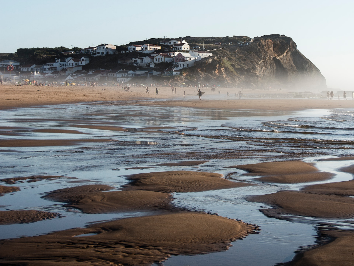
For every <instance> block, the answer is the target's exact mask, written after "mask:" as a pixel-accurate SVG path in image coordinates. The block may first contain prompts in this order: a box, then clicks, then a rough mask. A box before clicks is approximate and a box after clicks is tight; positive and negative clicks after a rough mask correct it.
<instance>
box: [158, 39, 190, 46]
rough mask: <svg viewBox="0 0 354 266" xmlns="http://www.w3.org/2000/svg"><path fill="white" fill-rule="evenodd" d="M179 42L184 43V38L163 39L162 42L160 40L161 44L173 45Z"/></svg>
mask: <svg viewBox="0 0 354 266" xmlns="http://www.w3.org/2000/svg"><path fill="white" fill-rule="evenodd" d="M180 43H186V41H185V40H183V41H179V40H165V41H163V42H161V44H165V45H175V44H180Z"/></svg>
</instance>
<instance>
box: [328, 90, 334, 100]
mask: <svg viewBox="0 0 354 266" xmlns="http://www.w3.org/2000/svg"><path fill="white" fill-rule="evenodd" d="M329 95H330V97H331V100H332V99H333V96H334V94H333V91H331V92H330V93H329Z"/></svg>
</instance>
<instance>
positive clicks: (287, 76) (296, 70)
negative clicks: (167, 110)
mask: <svg viewBox="0 0 354 266" xmlns="http://www.w3.org/2000/svg"><path fill="white" fill-rule="evenodd" d="M213 49H214V50H213V56H212V57H209V58H206V59H203V60H202V61H199V62H197V63H196V65H195V66H194V67H192V68H190V69H185V70H183V71H182V76H181V77H179V78H178V79H179V81H185V82H187V83H188V82H190V83H195V82H201V83H208V84H214V85H227V86H231V87H245V88H246V87H247V88H282V89H291V90H308V91H311V90H321V89H326V80H325V78H324V77H323V76H322V74H321V72H320V71H319V69H318V68H317V67H316V66H315V65H314V64H313V63H312V62H311V61H310V60H309V59H307V58H306V57H305V56H304V55H303V54H302V53H301V52H300V51H299V50H298V49H297V46H296V43H295V42H294V41H293V40H292V39H291V38H289V37H286V36H283V35H278V34H273V35H266V36H262V37H255V38H254V39H252V40H251V39H250V41H246V42H241V43H240V42H239V43H231V44H230V43H228V45H220V46H219V47H217V46H215V45H214V47H213Z"/></svg>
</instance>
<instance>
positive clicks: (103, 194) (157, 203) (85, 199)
mask: <svg viewBox="0 0 354 266" xmlns="http://www.w3.org/2000/svg"><path fill="white" fill-rule="evenodd" d="M111 189H113V187H110V186H106V185H84V186H78V187H71V188H64V189H58V190H55V191H52V192H50V193H48V194H47V195H45V196H44V198H45V199H51V200H55V201H60V202H66V203H67V205H66V206H69V207H74V208H77V209H80V210H81V211H82V212H84V213H91V214H92V213H112V212H119V211H136V210H157V209H169V208H170V207H171V206H170V201H171V196H170V195H169V194H167V193H160V192H153V191H142V190H140V191H108V190H111ZM107 191H108V192H107Z"/></svg>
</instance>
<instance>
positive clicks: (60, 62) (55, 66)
mask: <svg viewBox="0 0 354 266" xmlns="http://www.w3.org/2000/svg"><path fill="white" fill-rule="evenodd" d="M71 58H72V57H68V58H66V59H55V62H54V63H47V64H44V65H43V72H44V73H46V74H49V73H51V72H53V71H60V70H63V69H66V68H67V67H68V63H67V62H68V61H69V60H70V59H71Z"/></svg>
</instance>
